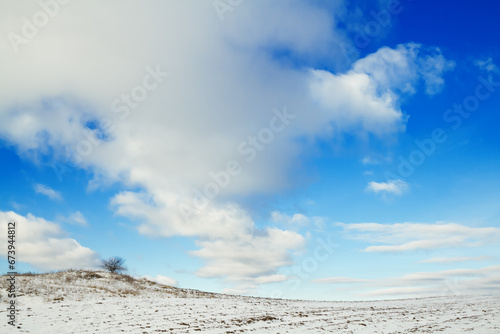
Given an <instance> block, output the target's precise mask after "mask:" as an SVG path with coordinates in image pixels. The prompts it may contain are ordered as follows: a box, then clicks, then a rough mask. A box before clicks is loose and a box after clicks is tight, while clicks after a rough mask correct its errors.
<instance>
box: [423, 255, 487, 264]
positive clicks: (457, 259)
mask: <svg viewBox="0 0 500 334" xmlns="http://www.w3.org/2000/svg"><path fill="white" fill-rule="evenodd" d="M488 259H490V257H489V256H458V257H433V258H430V259H425V260H420V261H418V263H454V262H476V261H485V260H488Z"/></svg>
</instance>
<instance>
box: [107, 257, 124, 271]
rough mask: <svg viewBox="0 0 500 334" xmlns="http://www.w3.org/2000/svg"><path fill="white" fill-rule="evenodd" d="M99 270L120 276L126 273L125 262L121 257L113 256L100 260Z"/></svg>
mask: <svg viewBox="0 0 500 334" xmlns="http://www.w3.org/2000/svg"><path fill="white" fill-rule="evenodd" d="M101 268H103V269H105V270H107V271H109V272H110V273H117V274H120V273H121V272H122V271H127V267H126V266H125V260H124V259H123V258H121V257H118V256H114V257H110V258H109V259H107V260H102V262H101Z"/></svg>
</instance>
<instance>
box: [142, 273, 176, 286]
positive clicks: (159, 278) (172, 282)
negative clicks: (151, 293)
mask: <svg viewBox="0 0 500 334" xmlns="http://www.w3.org/2000/svg"><path fill="white" fill-rule="evenodd" d="M140 277H141V278H146V279H147V280H149V281H153V282H156V283H160V284H163V285H169V286H179V282H178V281H177V280H176V279H174V278H171V277H167V276H163V275H156V276H155V277H151V276H148V275H143V276H140Z"/></svg>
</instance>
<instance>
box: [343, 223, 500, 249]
mask: <svg viewBox="0 0 500 334" xmlns="http://www.w3.org/2000/svg"><path fill="white" fill-rule="evenodd" d="M337 225H338V226H341V227H342V228H343V229H344V231H345V232H346V233H347V237H349V238H352V239H357V240H362V241H366V242H369V243H372V244H374V243H375V244H383V245H375V246H368V247H367V248H365V249H364V250H363V251H365V252H404V251H412V250H429V249H437V248H448V247H464V246H466V247H473V246H482V245H484V244H488V243H496V242H498V240H499V239H500V228H498V227H469V226H465V225H460V224H453V223H447V224H445V223H436V224H423V223H398V224H378V223H361V224H345V223H338V224H337Z"/></svg>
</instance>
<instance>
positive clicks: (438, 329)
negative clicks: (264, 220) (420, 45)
mask: <svg viewBox="0 0 500 334" xmlns="http://www.w3.org/2000/svg"><path fill="white" fill-rule="evenodd" d="M2 285H3V286H2V291H1V298H2V307H1V309H0V319H2V320H1V324H0V332H1V333H5V332H7V333H44V334H45V333H196V332H200V333H244V332H254V333H370V334H371V333H380V334H381V333H384V334H388V333H453V334H457V333H487V334H493V333H500V315H499V313H500V300H499V298H498V297H487V296H482V297H478V296H476V297H472V296H471V297H466V296H460V297H451V296H448V297H435V298H422V299H405V300H393V301H369V302H368V301H367V302H320V301H298V300H280V299H266V298H253V297H238V296H229V295H222V294H212V293H205V292H201V291H197V290H188V289H178V288H173V287H168V286H165V285H160V284H156V283H154V282H150V281H147V280H145V279H142V280H134V279H132V278H129V277H126V276H119V275H110V274H107V273H103V272H86V271H76V272H63V273H54V274H44V275H36V276H22V277H17V286H18V289H19V290H20V291H21V294H22V296H20V297H18V299H17V303H18V304H19V312H18V314H17V319H18V324H17V325H18V326H19V328H12V326H10V325H8V324H7V320H6V318H7V317H6V305H7V304H6V301H7V298H6V297H7V296H6V293H5V277H2Z"/></svg>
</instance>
